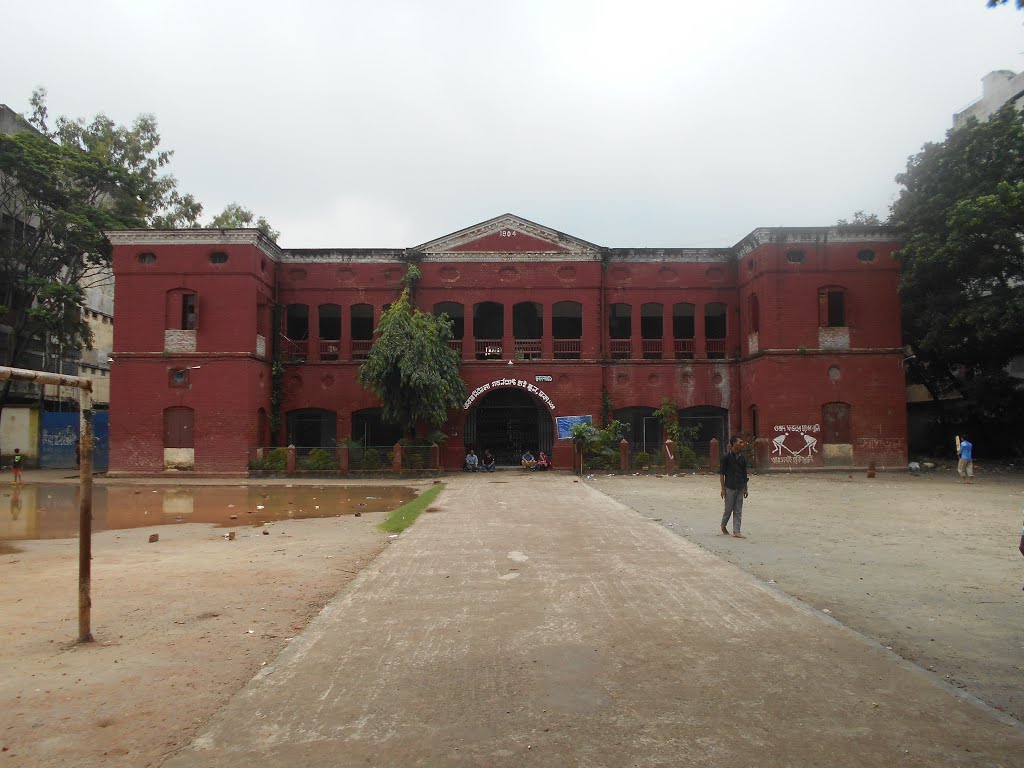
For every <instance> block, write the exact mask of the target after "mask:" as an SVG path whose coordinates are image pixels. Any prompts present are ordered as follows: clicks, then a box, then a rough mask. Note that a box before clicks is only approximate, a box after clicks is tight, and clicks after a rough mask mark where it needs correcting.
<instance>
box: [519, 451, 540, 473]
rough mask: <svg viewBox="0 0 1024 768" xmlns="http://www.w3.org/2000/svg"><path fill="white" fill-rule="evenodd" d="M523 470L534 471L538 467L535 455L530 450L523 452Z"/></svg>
mask: <svg viewBox="0 0 1024 768" xmlns="http://www.w3.org/2000/svg"><path fill="white" fill-rule="evenodd" d="M522 464H523V469H533V468H534V467H536V466H537V460H536V459H535V458H533V454H532V453H530V449H529V448H527V449H526V450H525V451H523V461H522Z"/></svg>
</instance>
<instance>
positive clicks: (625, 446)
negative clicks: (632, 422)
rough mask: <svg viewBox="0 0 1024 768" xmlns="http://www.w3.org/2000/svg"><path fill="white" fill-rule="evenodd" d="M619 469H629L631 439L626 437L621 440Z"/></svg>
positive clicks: (624, 470)
mask: <svg viewBox="0 0 1024 768" xmlns="http://www.w3.org/2000/svg"><path fill="white" fill-rule="evenodd" d="M619 469H621V470H622V471H623V472H627V471H629V440H627V439H626V438H622V440H620V441H619Z"/></svg>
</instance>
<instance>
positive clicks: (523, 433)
mask: <svg viewBox="0 0 1024 768" xmlns="http://www.w3.org/2000/svg"><path fill="white" fill-rule="evenodd" d="M554 438H555V431H554V424H553V420H552V418H551V413H550V410H549V409H548V408H547V407H546V406H545V405H544V404H543V403H541V401H540V400H537V399H536V398H534V397H533V396H532V395H530V393H529V392H524V391H523V390H521V389H516V388H514V387H508V388H504V389H496V390H494V391H492V392H488V393H487V394H486V395H484V396H483V397H482V398H480V400H479V401H477V403H476V404H475V405H474V406H473V407H472V408H471V409H470V411H469V413H468V414H467V415H466V431H465V440H464V442H465V444H466V447H467V448H469V447H472V448H474V449H476V452H477V453H478V454H482V453H483V452H484V450H485V449H486V448H490V449H491V451H492V452H493V453H494V458H495V460H496V461H497V463H498V464H503V465H517V464H519V457H520V456H522V454H523V451H524V450H526V449H527V448H529V449H530V450H531V451H533V452H534V453H536V452H537V451H544V452H545V453H547V454H548V455H551V448H552V444H553V443H554Z"/></svg>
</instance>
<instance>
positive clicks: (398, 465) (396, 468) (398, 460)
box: [391, 442, 402, 472]
mask: <svg viewBox="0 0 1024 768" xmlns="http://www.w3.org/2000/svg"><path fill="white" fill-rule="evenodd" d="M394 456H395V458H394V459H393V460H392V462H391V470H392V471H393V472H401V471H402V444H401V443H400V442H399V443H395V447H394Z"/></svg>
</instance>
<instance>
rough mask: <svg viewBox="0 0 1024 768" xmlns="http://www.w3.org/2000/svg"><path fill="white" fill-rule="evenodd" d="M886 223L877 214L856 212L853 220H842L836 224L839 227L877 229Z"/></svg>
mask: <svg viewBox="0 0 1024 768" xmlns="http://www.w3.org/2000/svg"><path fill="white" fill-rule="evenodd" d="M884 223H885V222H884V221H882V220H881V219H880V218H878V214H877V213H865V212H864V211H856V212H854V214H853V218H851V219H840V220H839V221H837V222H836V226H837V227H859V226H874V227H877V226H879V225H881V224H884Z"/></svg>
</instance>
